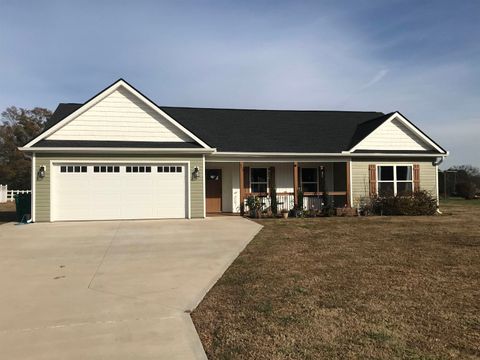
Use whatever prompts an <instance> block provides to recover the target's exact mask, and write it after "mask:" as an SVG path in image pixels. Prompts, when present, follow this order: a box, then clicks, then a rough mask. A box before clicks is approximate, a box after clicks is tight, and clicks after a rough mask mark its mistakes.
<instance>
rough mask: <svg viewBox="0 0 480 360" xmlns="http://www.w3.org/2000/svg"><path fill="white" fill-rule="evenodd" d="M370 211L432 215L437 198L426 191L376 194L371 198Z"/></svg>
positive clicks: (388, 213) (390, 213) (386, 213)
mask: <svg viewBox="0 0 480 360" xmlns="http://www.w3.org/2000/svg"><path fill="white" fill-rule="evenodd" d="M369 206H370V212H371V213H373V214H376V215H409V216H418V215H434V214H435V212H436V211H437V200H436V199H435V198H434V197H432V195H430V193H429V192H428V191H423V190H422V191H416V192H414V193H413V194H412V195H397V196H393V195H392V196H382V197H380V196H376V197H373V198H372V199H371V202H370V205H369Z"/></svg>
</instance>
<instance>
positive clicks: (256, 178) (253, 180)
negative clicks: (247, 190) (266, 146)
mask: <svg viewBox="0 0 480 360" xmlns="http://www.w3.org/2000/svg"><path fill="white" fill-rule="evenodd" d="M267 174H268V171H267V169H266V168H252V169H251V170H250V187H251V190H252V193H266V192H267V188H268V175H267Z"/></svg>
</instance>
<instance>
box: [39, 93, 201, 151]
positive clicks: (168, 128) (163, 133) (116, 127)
mask: <svg viewBox="0 0 480 360" xmlns="http://www.w3.org/2000/svg"><path fill="white" fill-rule="evenodd" d="M45 140H85V141H96V140H104V141H150V142H151V141H160V142H164V141H167V142H192V141H193V140H192V138H191V137H190V136H188V135H187V134H186V133H184V132H183V131H181V130H180V129H179V128H177V127H176V126H174V125H173V124H172V123H171V122H170V121H168V120H167V119H165V117H163V116H161V115H160V114H159V113H158V112H156V111H155V110H153V109H152V108H150V107H148V106H147V105H146V104H145V103H144V102H143V101H142V100H141V99H139V98H138V97H136V96H135V95H133V94H132V93H130V92H129V91H128V90H127V89H125V88H124V87H119V88H118V89H116V90H115V91H113V92H112V93H111V94H109V95H108V96H106V97H105V98H103V99H102V100H100V101H99V102H97V103H96V104H95V105H93V106H92V107H90V108H88V109H87V110H85V111H83V112H82V113H81V114H79V115H78V116H76V117H75V118H74V119H72V120H71V121H70V122H68V123H67V124H65V125H64V126H62V127H61V128H59V129H58V130H57V131H55V132H54V133H52V134H50V135H49V136H47V137H46V138H45Z"/></svg>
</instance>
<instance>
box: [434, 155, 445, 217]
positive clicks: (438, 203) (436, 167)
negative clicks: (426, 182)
mask: <svg viewBox="0 0 480 360" xmlns="http://www.w3.org/2000/svg"><path fill="white" fill-rule="evenodd" d="M443 160H445V156H441V157H439V158H437V159H436V160H435V161H434V162H433V163H432V164H433V166H435V180H436V185H437V186H436V187H437V213H438V214H440V215H441V214H442V212H441V211H440V190H439V188H438V186H439V184H438V165H440V164H441V163H443ZM443 181H445V179H444V180H443Z"/></svg>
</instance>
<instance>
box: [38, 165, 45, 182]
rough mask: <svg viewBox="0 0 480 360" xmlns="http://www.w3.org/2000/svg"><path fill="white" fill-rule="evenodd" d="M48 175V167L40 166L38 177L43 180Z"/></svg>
mask: <svg viewBox="0 0 480 360" xmlns="http://www.w3.org/2000/svg"><path fill="white" fill-rule="evenodd" d="M46 173H47V167H46V166H45V165H42V166H40V169H38V177H39V178H40V179H43V178H44V177H45V174H46Z"/></svg>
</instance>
